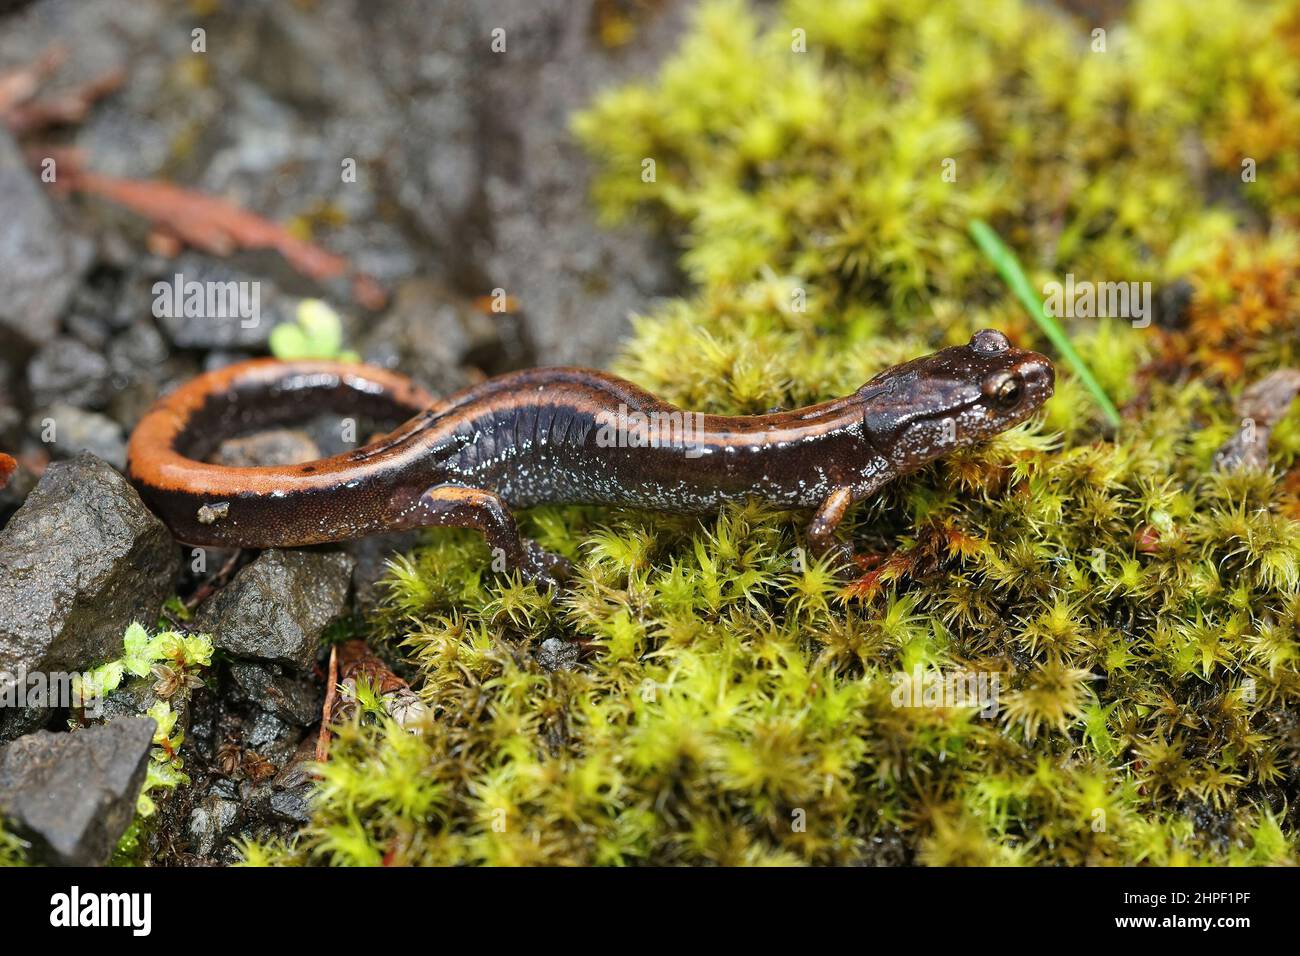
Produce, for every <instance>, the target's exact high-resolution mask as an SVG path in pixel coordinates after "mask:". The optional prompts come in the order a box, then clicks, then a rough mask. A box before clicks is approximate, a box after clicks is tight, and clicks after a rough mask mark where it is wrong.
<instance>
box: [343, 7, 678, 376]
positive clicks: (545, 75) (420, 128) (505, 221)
mask: <svg viewBox="0 0 1300 956" xmlns="http://www.w3.org/2000/svg"><path fill="white" fill-rule="evenodd" d="M686 6H688V5H687V4H682V3H676V4H673V3H664V4H655V5H653V9H654V11H655V12H654V13H652V14H649V15H646V16H643V17H642V18H640V20H639V21H638V23H637V42H636V43H634V44H629V45H628V46H626V47H624V48H622V49H621V50H619V51H617V52H616V53H611V52H610V51H609V50H606V49H604V48H603V47H602V46H601V45H600V41H599V40H598V39H597V37H596V35H595V34H596V31H594V30H592V22H591V17H592V11H591V5H590V4H580V3H573V2H572V0H532V2H530V3H517V2H513V0H446V2H443V3H440V4H437V5H436V7H435V8H434V9H433V10H426V9H425V8H423V7H422V6H421V5H418V4H412V5H408V6H406V7H404V8H403V9H402V10H401V11H400V12H399V11H397V10H394V11H392V15H391V16H386V17H375V18H372V21H371V23H370V24H368V28H369V29H370V30H371V31H372V35H373V36H374V37H375V40H374V43H375V48H377V49H382V50H383V51H384V57H383V63H382V64H381V65H380V67H379V69H380V70H382V71H384V72H385V74H386V78H387V79H388V82H389V84H390V86H391V87H392V88H393V89H395V90H398V91H399V92H401V93H403V94H405V95H406V96H407V97H408V98H409V99H408V103H409V105H407V106H406V107H405V109H404V117H405V118H406V123H405V124H404V125H403V127H402V130H401V134H400V136H399V137H398V138H397V141H396V142H395V143H394V144H393V147H392V158H391V165H392V167H393V177H392V178H393V181H394V184H395V191H396V199H397V201H398V202H399V203H400V204H401V205H402V206H403V208H405V209H406V211H407V212H408V213H409V215H410V216H411V219H412V221H413V222H415V223H416V224H418V225H419V226H420V227H421V228H422V229H423V230H424V231H425V233H426V234H427V235H428V237H429V239H430V241H431V242H432V243H433V244H434V246H435V248H437V249H438V251H439V252H440V254H441V255H442V256H443V257H444V259H445V260H446V261H447V263H448V264H449V266H450V268H449V274H451V275H455V276H470V277H473V278H472V280H471V281H470V282H469V283H467V287H469V288H474V287H477V288H479V289H480V290H481V291H483V292H488V291H490V290H492V289H494V288H502V289H504V290H505V291H506V292H508V293H509V294H510V295H512V296H515V297H516V298H517V299H518V300H519V302H520V303H521V306H522V309H523V312H524V316H525V317H526V319H527V323H528V332H529V337H530V339H531V343H532V345H533V347H534V348H535V350H536V362H537V364H573V363H580V364H593V363H599V362H601V361H603V360H605V359H607V358H608V357H609V356H610V355H612V354H613V352H614V351H615V350H616V348H617V346H618V343H619V341H620V339H622V338H623V336H624V335H625V334H626V332H627V330H628V317H629V314H630V313H631V312H633V311H637V310H644V309H645V308H646V306H647V303H648V301H649V300H650V299H651V298H653V297H655V296H660V295H666V294H670V293H672V292H673V291H675V290H676V288H677V286H678V284H679V280H678V278H677V276H676V272H675V266H674V259H675V257H674V255H673V254H672V252H671V250H670V249H668V248H667V247H666V246H665V245H664V244H663V243H661V242H658V241H656V240H655V239H654V238H652V237H651V236H648V235H647V234H646V233H644V232H642V231H637V230H634V229H620V230H605V229H602V228H600V227H599V226H598V225H597V224H596V221H595V215H594V211H593V209H592V207H591V204H590V201H589V199H588V193H589V188H588V182H589V171H588V162H587V157H586V155H585V153H584V152H583V150H582V149H581V147H580V146H579V145H578V143H577V142H576V141H575V140H574V139H573V137H572V135H571V134H570V132H569V128H568V124H567V122H566V119H567V117H568V116H570V115H571V114H572V112H573V111H574V110H575V109H578V108H581V107H583V106H586V105H588V104H589V103H590V102H591V99H592V97H593V96H594V94H595V93H596V92H597V91H598V90H601V89H605V88H608V87H610V86H612V85H615V84H619V83H623V82H627V81H628V80H630V79H631V78H633V77H635V76H637V75H643V74H645V73H647V72H649V71H650V70H652V69H653V68H654V67H655V65H656V64H657V63H658V62H659V61H660V59H661V58H662V57H663V55H664V54H665V53H666V52H667V51H669V50H672V49H674V48H675V46H676V44H677V39H678V37H679V36H680V32H681V29H682V27H683V24H684V22H685V17H684V15H683V14H684V12H685V8H686ZM497 27H499V28H501V29H503V30H505V32H506V37H507V44H508V45H507V52H506V53H505V54H494V53H492V52H491V50H490V48H489V46H488V44H487V43H486V42H485V41H484V37H488V36H490V35H491V31H492V29H493V28H497ZM433 144H436V146H435V145H433Z"/></svg>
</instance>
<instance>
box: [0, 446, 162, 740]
mask: <svg viewBox="0 0 1300 956" xmlns="http://www.w3.org/2000/svg"><path fill="white" fill-rule="evenodd" d="M179 564H180V556H179V553H178V551H177V549H176V546H175V544H174V542H173V541H172V537H171V534H170V533H169V532H168V531H167V529H166V527H164V526H163V524H162V522H161V521H159V520H158V519H157V518H155V517H154V516H153V515H152V514H150V513H149V511H148V510H147V509H146V508H145V506H144V505H143V504H142V503H141V501H140V497H139V496H138V495H137V494H136V492H135V489H133V488H132V487H131V486H130V485H128V484H127V483H126V480H125V479H123V478H122V476H121V475H119V474H118V473H117V472H116V471H114V470H113V468H112V467H111V466H109V465H108V464H106V463H104V462H103V461H101V460H99V459H98V458H95V457H94V456H93V455H86V454H83V455H79V456H78V457H76V458H74V459H73V460H71V461H67V462H55V463H54V464H52V465H50V467H49V468H48V469H47V470H46V472H45V475H44V476H43V477H42V478H41V481H40V483H39V484H38V485H37V486H36V488H35V490H33V491H32V493H31V494H30V495H28V497H27V500H26V502H24V504H23V506H22V507H21V508H20V509H19V510H18V511H17V512H16V513H15V514H14V516H13V517H12V518H10V520H9V523H8V524H7V525H6V526H5V528H4V530H3V531H0V670H6V671H9V672H10V673H17V671H18V670H19V669H20V668H22V669H24V670H26V671H27V672H28V673H32V672H35V671H46V672H48V671H81V670H85V669H87V668H90V667H92V666H95V665H97V664H100V663H103V662H104V661H108V660H112V659H114V658H116V657H118V656H120V655H121V653H122V634H123V632H124V631H125V630H126V628H127V625H129V624H130V623H131V622H132V621H141V622H144V623H147V624H152V623H153V622H154V621H155V620H156V619H157V616H158V611H159V609H160V608H161V607H162V602H163V600H164V599H165V598H166V597H167V596H168V595H169V594H170V593H171V591H172V583H173V581H174V579H175V577H176V574H177V572H178V570H179ZM0 719H2V718H0ZM3 734H4V730H3V727H0V739H3Z"/></svg>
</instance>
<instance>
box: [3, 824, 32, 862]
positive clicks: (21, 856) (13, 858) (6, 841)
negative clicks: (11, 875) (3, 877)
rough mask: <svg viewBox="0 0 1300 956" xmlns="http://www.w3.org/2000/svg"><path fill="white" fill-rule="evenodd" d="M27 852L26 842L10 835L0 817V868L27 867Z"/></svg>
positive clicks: (12, 834)
mask: <svg viewBox="0 0 1300 956" xmlns="http://www.w3.org/2000/svg"><path fill="white" fill-rule="evenodd" d="M27 850H28V844H27V841H26V840H23V839H21V838H19V837H18V836H17V835H16V834H14V833H10V832H9V830H8V829H7V828H6V827H5V821H4V818H3V817H0V867H5V866H27Z"/></svg>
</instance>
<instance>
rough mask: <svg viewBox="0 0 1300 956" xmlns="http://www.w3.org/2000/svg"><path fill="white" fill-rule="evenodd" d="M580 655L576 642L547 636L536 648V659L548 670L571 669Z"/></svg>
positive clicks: (574, 668) (580, 650)
mask: <svg viewBox="0 0 1300 956" xmlns="http://www.w3.org/2000/svg"><path fill="white" fill-rule="evenodd" d="M580 656H582V649H581V648H580V647H578V645H577V644H572V643H570V642H569V641H562V640H560V639H559V638H558V637H548V638H547V639H546V640H544V641H542V646H541V647H539V648H538V649H537V654H536V660H537V663H538V665H540V666H541V667H544V668H545V669H546V670H548V671H571V670H576V669H577V667H578V658H579V657H580Z"/></svg>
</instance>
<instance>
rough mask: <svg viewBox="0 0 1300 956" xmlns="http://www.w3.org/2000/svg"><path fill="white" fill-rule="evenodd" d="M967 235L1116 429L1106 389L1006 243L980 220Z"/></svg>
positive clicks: (974, 221)
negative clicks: (1047, 306)
mask: <svg viewBox="0 0 1300 956" xmlns="http://www.w3.org/2000/svg"><path fill="white" fill-rule="evenodd" d="M970 234H971V238H973V239H974V240H975V245H977V246H979V248H980V251H981V252H983V253H984V255H985V256H986V257H987V258H988V260H989V261H990V262H992V263H993V266H994V268H996V269H997V270H998V274H999V275H1001V276H1002V279H1003V281H1005V282H1006V284H1007V285H1008V286H1010V287H1011V291H1012V292H1014V293H1015V295H1016V298H1018V299H1019V300H1020V301H1021V303H1022V304H1023V305H1024V307H1025V308H1026V309H1027V310H1028V311H1029V314H1030V316H1032V317H1033V319H1034V321H1035V322H1037V323H1038V327H1039V328H1040V329H1042V330H1043V334H1044V335H1046V336H1047V338H1048V339H1049V340H1050V341H1051V343H1052V344H1053V345H1054V346H1056V350H1057V351H1058V352H1060V354H1061V357H1062V358H1063V359H1065V361H1066V362H1067V363H1069V365H1070V368H1071V369H1073V370H1074V374H1075V375H1077V376H1079V381H1081V382H1083V384H1084V387H1086V388H1087V389H1088V391H1089V392H1091V393H1092V397H1093V398H1095V399H1096V400H1097V404H1098V405H1099V406H1100V407H1101V410H1102V411H1103V412H1104V413H1105V415H1106V418H1107V419H1108V420H1109V421H1110V423H1111V424H1112V425H1114V426H1115V427H1116V428H1118V427H1119V424H1120V417H1119V412H1118V411H1117V410H1116V408H1115V405H1114V403H1113V402H1111V400H1110V396H1108V395H1107V394H1106V390H1105V389H1104V388H1102V387H1101V383H1100V382H1098V381H1097V379H1096V377H1095V376H1094V375H1093V374H1092V370H1091V369H1090V368H1088V365H1087V363H1086V362H1084V360H1083V356H1081V355H1080V354H1079V353H1078V352H1076V351H1075V349H1074V346H1073V345H1071V344H1070V337H1069V336H1068V335H1066V334H1065V329H1063V328H1061V324H1060V323H1059V322H1057V321H1056V319H1055V318H1054V317H1053V316H1052V314H1051V313H1050V312H1048V311H1047V308H1046V306H1044V305H1043V300H1042V299H1041V298H1039V296H1038V293H1037V292H1035V291H1034V287H1033V286H1031V285H1030V284H1029V278H1028V277H1027V276H1026V275H1025V270H1024V269H1022V268H1020V260H1019V259H1017V258H1016V254H1015V253H1014V252H1012V251H1011V250H1010V249H1009V248H1008V247H1007V244H1006V243H1004V242H1003V241H1002V239H1001V238H1000V237H999V236H998V234H997V233H996V232H994V231H993V230H992V229H991V228H990V227H989V225H988V223H986V222H984V221H983V220H981V219H972V220H971V222H970Z"/></svg>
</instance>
